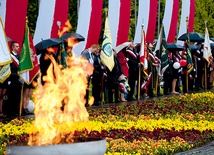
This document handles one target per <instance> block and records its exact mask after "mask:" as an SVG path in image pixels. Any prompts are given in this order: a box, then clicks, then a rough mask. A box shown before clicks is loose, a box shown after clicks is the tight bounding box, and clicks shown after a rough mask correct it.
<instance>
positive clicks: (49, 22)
mask: <svg viewBox="0 0 214 155" xmlns="http://www.w3.org/2000/svg"><path fill="white" fill-rule="evenodd" d="M68 8H69V0H63V2H62V0H43V1H40V2H39V15H38V18H37V22H36V29H35V33H34V38H33V42H34V44H35V45H36V44H37V43H39V42H40V41H41V40H42V39H43V40H45V39H49V38H58V37H59V36H58V30H59V28H60V27H63V25H65V23H66V21H67V20H68Z"/></svg>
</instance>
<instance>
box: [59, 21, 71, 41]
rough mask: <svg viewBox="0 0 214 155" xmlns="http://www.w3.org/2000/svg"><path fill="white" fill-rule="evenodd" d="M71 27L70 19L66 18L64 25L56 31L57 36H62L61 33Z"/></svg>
mask: <svg viewBox="0 0 214 155" xmlns="http://www.w3.org/2000/svg"><path fill="white" fill-rule="evenodd" d="M71 28H72V25H71V23H70V21H69V20H67V21H66V22H65V26H64V27H62V29H61V30H60V29H59V31H58V36H59V38H60V37H62V35H63V34H64V33H65V32H68V31H69V30H71Z"/></svg>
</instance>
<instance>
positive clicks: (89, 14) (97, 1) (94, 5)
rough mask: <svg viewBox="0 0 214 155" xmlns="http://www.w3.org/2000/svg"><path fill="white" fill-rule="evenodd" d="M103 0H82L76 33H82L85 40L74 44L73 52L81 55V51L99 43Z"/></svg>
mask: <svg viewBox="0 0 214 155" xmlns="http://www.w3.org/2000/svg"><path fill="white" fill-rule="evenodd" d="M102 8H103V1H102V0H81V1H80V7H79V12H78V24H77V30H76V33H79V34H81V35H82V36H83V37H84V38H85V41H82V42H79V43H78V44H76V45H74V47H73V52H74V53H75V54H76V55H77V56H80V55H81V52H82V51H83V50H84V49H86V48H89V47H91V45H92V44H98V43H99V38H100V32H101V27H102ZM71 24H72V23H71Z"/></svg>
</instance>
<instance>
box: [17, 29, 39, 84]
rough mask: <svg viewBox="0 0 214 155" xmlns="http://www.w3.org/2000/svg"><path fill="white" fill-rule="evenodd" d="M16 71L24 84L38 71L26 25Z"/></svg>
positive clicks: (29, 81)
mask: <svg viewBox="0 0 214 155" xmlns="http://www.w3.org/2000/svg"><path fill="white" fill-rule="evenodd" d="M18 73H19V76H20V77H21V78H22V79H23V81H24V82H25V83H26V84H30V83H31V82H32V81H33V79H34V78H35V77H36V76H37V74H38V73H39V65H38V58H37V55H36V50H35V48H34V44H33V40H32V36H31V35H30V32H29V28H28V26H26V30H25V38H24V42H23V47H22V51H21V54H20V62H19V72H18Z"/></svg>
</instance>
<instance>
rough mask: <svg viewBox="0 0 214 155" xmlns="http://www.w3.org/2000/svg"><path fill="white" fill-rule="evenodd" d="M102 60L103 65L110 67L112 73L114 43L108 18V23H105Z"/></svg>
mask: <svg viewBox="0 0 214 155" xmlns="http://www.w3.org/2000/svg"><path fill="white" fill-rule="evenodd" d="M100 59H101V62H102V64H104V65H105V66H106V67H108V69H109V70H110V71H112V69H113V67H114V53H113V49H112V41H111V34H110V29H109V23H108V17H106V21H105V30H104V37H103V43H102V50H101V54H100Z"/></svg>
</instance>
